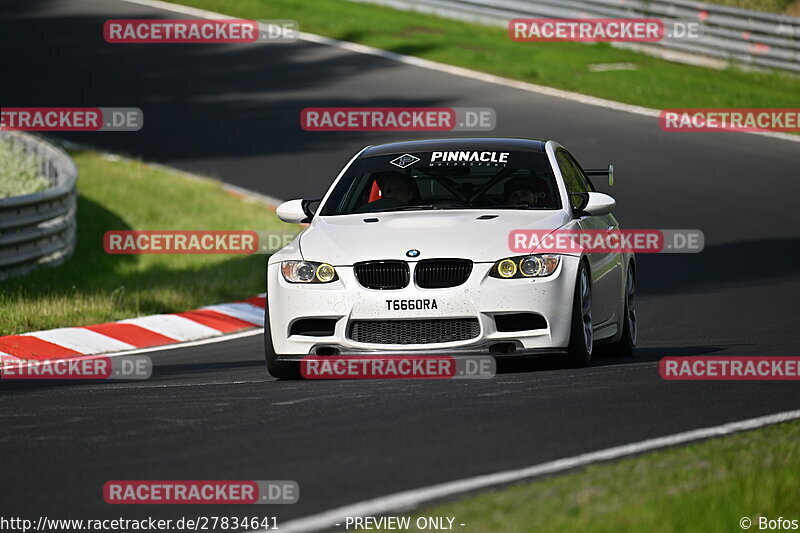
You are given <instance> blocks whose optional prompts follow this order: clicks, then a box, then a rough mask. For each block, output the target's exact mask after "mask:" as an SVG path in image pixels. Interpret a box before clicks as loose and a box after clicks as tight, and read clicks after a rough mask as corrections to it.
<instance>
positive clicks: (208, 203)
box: [0, 152, 299, 335]
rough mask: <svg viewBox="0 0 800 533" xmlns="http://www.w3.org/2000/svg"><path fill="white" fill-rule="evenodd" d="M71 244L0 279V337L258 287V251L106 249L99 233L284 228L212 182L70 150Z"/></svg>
mask: <svg viewBox="0 0 800 533" xmlns="http://www.w3.org/2000/svg"><path fill="white" fill-rule="evenodd" d="M72 155H73V158H74V159H75V163H76V164H77V165H78V169H79V172H80V174H79V179H78V192H79V198H78V245H77V248H76V250H75V254H74V256H73V257H72V258H71V259H70V260H69V261H68V262H67V263H66V264H65V265H63V266H60V267H57V268H52V269H51V268H43V269H39V270H37V271H34V272H33V273H31V274H30V275H28V276H25V277H22V278H14V279H10V280H6V281H4V282H0V335H8V334H13V333H21V332H26V331H34V330H41V329H48V328H55V327H63V326H77V325H85V324H95V323H99V322H106V321H113V320H119V319H123V318H130V317H133V316H138V315H146V314H153V313H163V312H176V311H185V310H187V309H193V308H196V307H198V306H202V305H209V304H213V303H222V302H228V301H232V300H235V299H240V298H246V297H250V296H253V295H255V294H258V293H261V292H263V291H264V275H265V265H266V256H264V255H248V256H242V255H200V254H198V255H109V254H107V253H106V252H105V251H104V249H103V234H104V233H105V232H106V231H108V230H129V229H136V230H172V229H177V230H210V229H213V230H288V231H297V229H298V228H299V227H298V226H296V225H287V224H283V223H282V222H280V221H279V220H278V219H277V217H276V216H275V214H274V211H272V210H270V209H268V208H267V207H266V206H265V205H263V204H261V203H256V202H252V201H248V200H245V199H241V198H237V197H234V196H232V195H230V194H229V193H227V192H226V191H225V190H223V188H222V186H221V184H220V183H219V182H216V181H212V180H193V179H188V178H186V177H185V176H184V175H182V174H179V173H175V172H171V171H168V170H164V169H157V168H154V167H152V166H148V165H146V164H143V163H141V162H138V161H132V160H124V159H123V160H116V159H115V160H109V159H108V158H106V157H104V156H102V155H98V154H96V153H93V152H77V153H73V154H72Z"/></svg>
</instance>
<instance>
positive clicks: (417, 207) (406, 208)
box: [367, 205, 442, 213]
mask: <svg viewBox="0 0 800 533" xmlns="http://www.w3.org/2000/svg"><path fill="white" fill-rule="evenodd" d="M429 209H442V208H441V207H439V206H436V205H401V206H398V207H384V208H382V209H370V210H369V211H367V213H386V212H389V211H423V210H429Z"/></svg>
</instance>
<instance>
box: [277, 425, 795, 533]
mask: <svg viewBox="0 0 800 533" xmlns="http://www.w3.org/2000/svg"><path fill="white" fill-rule="evenodd" d="M798 418H800V409H798V410H795V411H786V412H783V413H777V414H774V415H767V416H761V417H758V418H750V419H748V420H742V421H740V422H731V423H729V424H723V425H721V426H712V427H707V428H702V429H695V430H693V431H687V432H685V433H676V434H674V435H668V436H665V437H659V438H655V439H648V440H643V441H640V442H635V443H632V444H625V445H622V446H615V447H613V448H607V449H605V450H600V451H596V452H590V453H585V454H582V455H576V456H575V457H568V458H565V459H558V460H556V461H550V462H548V463H542V464H538V465H535V466H529V467H526V468H520V469H517V470H506V471H504V472H497V473H495V474H487V475H484V476H476V477H471V478H466V479H461V480H458V481H451V482H449V483H442V484H440V485H432V486H430V487H425V488H421V489H414V490H408V491H405V492H398V493H395V494H390V495H388V496H383V497H380V498H375V499H374V500H367V501H363V502H359V503H355V504H353V505H347V506H345V507H339V508H338V509H332V510H330V511H326V512H324V513H320V514H316V515H312V516H308V517H305V518H298V519H296V520H290V521H288V522H286V523H284V524H281V526H280V529H281V531H282V532H283V533H301V532H305V531H319V530H323V529H329V528H331V527H333V526H334V525H335V524H341V523H344V521H345V519H346V518H347V517H348V516H376V515H382V514H386V513H388V512H393V511H400V512H407V511H409V510H410V509H413V508H415V507H418V506H420V505H421V504H424V503H428V502H431V501H435V500H440V499H442V498H446V497H451V496H456V495H459V494H464V493H467V492H473V491H476V490H480V489H486V488H489V487H496V486H498V485H505V484H508V483H514V482H517V481H522V480H526V479H531V478H535V477H539V476H544V475H548V474H556V473H560V472H564V471H566V470H571V469H574V468H578V467H583V466H586V465H589V464H592V463H597V462H602V461H610V460H613V459H619V458H621V457H626V456H629V455H635V454H640V453H644V452H650V451H653V450H658V449H660V448H667V447H671V446H676V445H678V444H686V443H689V442H694V441H698V440H703V439H708V438H711V437H721V436H723V435H730V434H731V433H737V432H740V431H746V430H751V429H756V428H760V427H764V426H769V425H772V424H779V423H781V422H787V421H789V420H796V419H798Z"/></svg>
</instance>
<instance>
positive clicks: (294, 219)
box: [275, 200, 308, 224]
mask: <svg viewBox="0 0 800 533" xmlns="http://www.w3.org/2000/svg"><path fill="white" fill-rule="evenodd" d="M303 202H304V200H289V201H288V202H283V203H282V204H281V205H279V206H278V208H277V209H275V212H276V213H277V214H278V218H279V219H281V220H283V221H284V222H289V223H290V224H299V223H300V222H303V221H304V220H307V219H308V215H307V214H306V211H305V209H303Z"/></svg>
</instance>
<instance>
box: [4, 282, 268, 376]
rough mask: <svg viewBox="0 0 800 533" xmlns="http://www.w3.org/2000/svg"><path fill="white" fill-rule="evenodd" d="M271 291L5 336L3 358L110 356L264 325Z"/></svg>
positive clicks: (41, 358) (11, 359)
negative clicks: (178, 310)
mask: <svg viewBox="0 0 800 533" xmlns="http://www.w3.org/2000/svg"><path fill="white" fill-rule="evenodd" d="M266 303H267V299H266V294H260V295H258V296H254V297H252V298H247V299H246V300H241V301H238V302H232V303H226V304H220V305H209V306H206V307H201V308H200V309H194V310H192V311H185V312H183V313H173V314H164V315H151V316H142V317H138V318H130V319H127V320H120V321H119V322H109V323H106V324H97V325H94V326H81V327H74V328H58V329H50V330H47V331H36V332H33V333H23V334H22V335H8V336H5V337H0V364H1V363H2V361H17V360H45V359H60V358H65V357H78V356H82V355H101V354H102V355H105V354H112V353H115V352H127V351H130V350H137V349H142V348H153V347H157V346H167V345H171V344H178V343H185V342H191V341H199V340H203V339H209V338H212V337H219V336H222V335H229V334H232V333H236V332H240V331H244V330H248V329H254V328H261V327H264V309H265V307H266Z"/></svg>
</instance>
